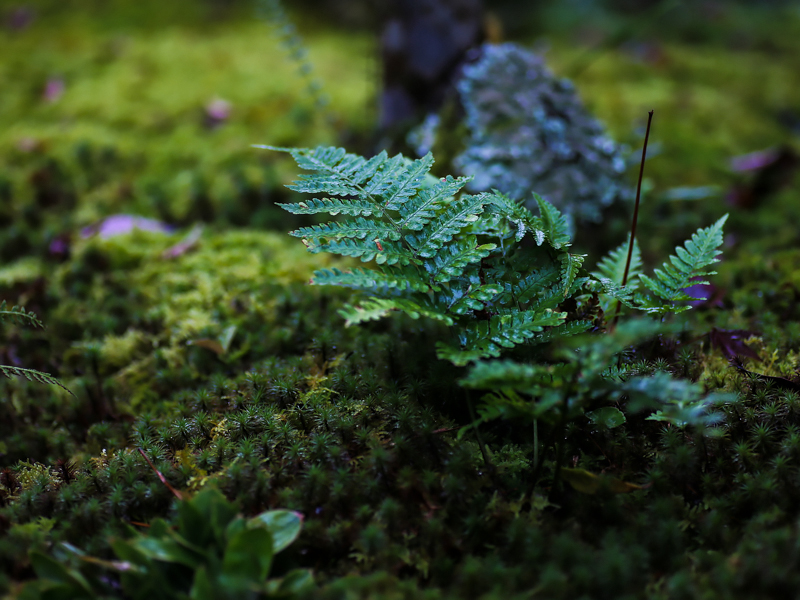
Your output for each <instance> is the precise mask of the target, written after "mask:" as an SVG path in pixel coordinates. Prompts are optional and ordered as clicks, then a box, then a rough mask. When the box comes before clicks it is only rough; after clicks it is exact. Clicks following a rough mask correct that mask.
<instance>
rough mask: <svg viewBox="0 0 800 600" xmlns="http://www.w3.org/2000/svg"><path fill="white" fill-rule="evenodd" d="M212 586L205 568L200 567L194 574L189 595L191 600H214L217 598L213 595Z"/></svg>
mask: <svg viewBox="0 0 800 600" xmlns="http://www.w3.org/2000/svg"><path fill="white" fill-rule="evenodd" d="M214 591H215V590H214V586H213V585H212V583H211V579H210V578H209V576H208V571H206V568H205V567H200V568H199V569H197V571H195V573H194V583H192V591H191V592H190V593H189V598H190V599H191V600H216V598H218V596H217V595H216V594H215V593H214Z"/></svg>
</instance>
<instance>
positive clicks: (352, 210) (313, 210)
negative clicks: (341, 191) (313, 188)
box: [278, 198, 383, 217]
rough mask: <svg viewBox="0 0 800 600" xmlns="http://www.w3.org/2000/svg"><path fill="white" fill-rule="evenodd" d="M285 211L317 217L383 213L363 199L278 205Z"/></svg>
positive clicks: (336, 199) (315, 199) (321, 199)
mask: <svg viewBox="0 0 800 600" xmlns="http://www.w3.org/2000/svg"><path fill="white" fill-rule="evenodd" d="M278 206H280V207H281V208H282V209H283V210H285V211H288V212H290V213H292V214H295V215H316V214H319V213H328V214H329V215H331V216H336V215H340V214H341V215H351V216H354V217H358V216H365V217H368V216H370V215H376V216H378V217H380V216H381V215H382V214H383V211H382V210H381V208H380V207H379V206H377V205H376V204H375V203H374V202H372V201H371V200H367V199H361V198H349V199H339V198H314V199H312V200H305V201H303V202H295V203H292V204H281V203H278Z"/></svg>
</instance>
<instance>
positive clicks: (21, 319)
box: [0, 300, 44, 329]
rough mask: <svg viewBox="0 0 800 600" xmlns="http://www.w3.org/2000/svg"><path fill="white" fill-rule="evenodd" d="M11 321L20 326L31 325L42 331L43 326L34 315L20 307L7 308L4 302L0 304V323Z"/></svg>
mask: <svg viewBox="0 0 800 600" xmlns="http://www.w3.org/2000/svg"><path fill="white" fill-rule="evenodd" d="M5 319H11V320H13V321H15V322H17V323H19V324H20V325H32V326H33V327H38V328H39V329H44V324H43V323H42V322H41V321H40V320H39V318H38V317H37V316H36V313H34V312H33V311H29V310H27V309H26V308H24V307H22V306H13V307H11V308H8V305H7V304H6V301H5V300H3V301H2V302H0V321H4V320H5Z"/></svg>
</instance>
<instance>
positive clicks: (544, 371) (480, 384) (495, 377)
mask: <svg viewBox="0 0 800 600" xmlns="http://www.w3.org/2000/svg"><path fill="white" fill-rule="evenodd" d="M565 371H566V372H568V371H569V366H568V365H565V364H556V365H546V366H545V365H537V364H522V363H518V362H514V361H512V360H492V361H481V362H479V363H477V364H476V365H475V366H474V367H473V368H472V369H470V371H469V373H468V374H467V376H466V377H465V378H464V379H462V380H461V381H459V383H461V384H462V385H463V386H465V387H469V388H473V389H479V390H481V389H482V390H511V389H514V390H520V391H526V390H529V389H530V388H532V387H534V386H537V385H549V384H551V382H552V381H553V378H554V377H558V376H561V375H563V374H564V372H565ZM567 374H568V373H567Z"/></svg>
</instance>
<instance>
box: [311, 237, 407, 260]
mask: <svg viewBox="0 0 800 600" xmlns="http://www.w3.org/2000/svg"><path fill="white" fill-rule="evenodd" d="M306 247H307V248H308V251H309V252H312V253H314V254H316V253H318V252H330V253H331V254H340V255H342V256H352V257H353V258H360V259H361V262H370V261H372V260H374V261H375V262H376V263H378V264H379V265H383V264H387V265H395V264H399V265H407V264H409V263H411V262H412V261H413V259H414V257H413V256H410V253H409V252H408V250H406V249H405V248H403V247H402V246H400V245H399V244H393V243H391V242H381V241H380V240H352V239H343V240H334V241H332V242H328V243H327V244H319V245H314V244H309V243H307V244H306Z"/></svg>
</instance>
